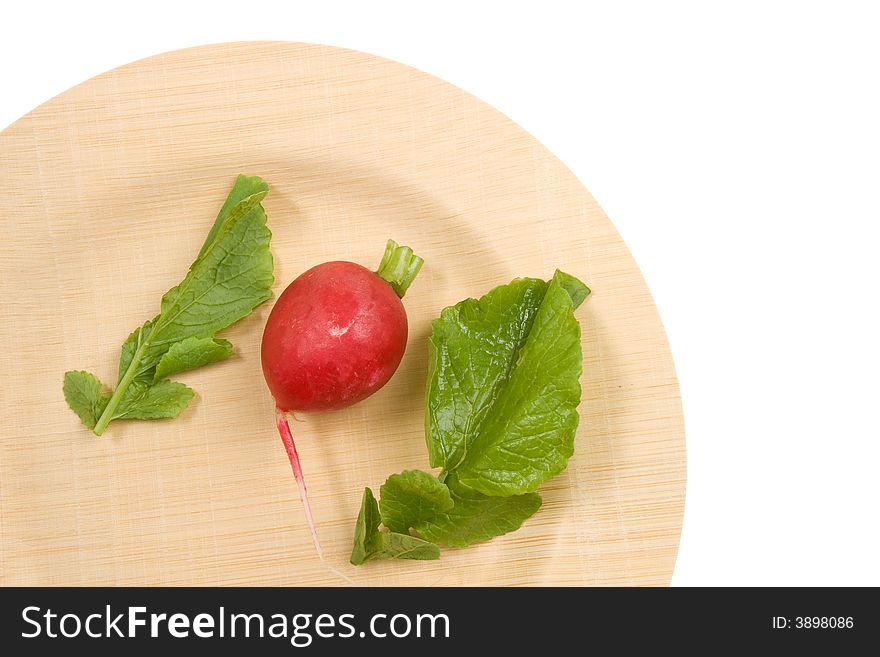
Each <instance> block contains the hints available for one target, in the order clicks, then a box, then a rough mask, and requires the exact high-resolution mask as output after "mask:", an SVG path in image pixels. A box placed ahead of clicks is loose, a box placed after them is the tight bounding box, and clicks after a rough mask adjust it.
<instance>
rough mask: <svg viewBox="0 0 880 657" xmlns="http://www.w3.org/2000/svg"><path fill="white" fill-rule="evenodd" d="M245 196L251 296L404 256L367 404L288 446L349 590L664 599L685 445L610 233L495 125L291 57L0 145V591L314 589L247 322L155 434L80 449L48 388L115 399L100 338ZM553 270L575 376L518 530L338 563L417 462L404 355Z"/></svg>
mask: <svg viewBox="0 0 880 657" xmlns="http://www.w3.org/2000/svg"><path fill="white" fill-rule="evenodd" d="M239 172H247V173H251V174H258V175H260V176H263V177H264V178H265V179H266V180H267V181H268V182H269V183H270V185H271V191H270V194H269V196H268V197H267V198H266V200H265V202H264V205H265V208H266V211H267V213H268V216H269V225H270V227H271V228H272V231H273V233H274V238H273V241H272V250H273V252H274V254H275V258H276V277H277V283H276V286H275V293H276V295H277V294H278V293H279V292H280V291H281V290H282V289H283V287H284V286H285V285H286V284H287V283H288V282H289V281H291V280H292V279H293V278H294V277H296V276H297V275H298V274H299V273H300V272H302V271H303V270H305V269H306V268H308V267H310V266H312V265H314V264H317V263H319V262H322V261H325V260H331V259H347V260H353V261H355V262H359V263H362V264H364V265H367V266H371V267H375V266H376V265H377V264H378V261H379V258H380V257H381V255H382V250H383V248H384V245H385V240H386V239H387V238H389V237H393V238H394V239H396V240H397V241H399V242H401V243H404V244H409V245H412V246H413V247H415V249H416V251H417V252H418V253H419V254H421V255H422V256H423V257H424V258H425V260H426V262H427V264H426V266H425V267H424V269H423V270H422V273H421V274H420V276H419V278H418V279H417V280H416V283H415V284H414V285H413V287H412V288H411V289H410V292H409V293H408V294H407V296H406V299H405V305H406V307H407V309H408V312H409V318H410V323H411V326H410V339H409V347H408V350H407V354H406V356H405V358H404V361H403V363H402V365H401V368H400V370H399V371H398V373H397V375H396V376H395V377H394V378H393V379H392V381H391V382H390V383H389V384H388V385H387V386H386V387H385V388H384V389H383V390H382V391H381V392H379V393H378V394H376V395H374V396H373V397H372V398H370V399H368V400H367V401H365V402H362V403H360V404H357V405H356V406H354V407H352V408H349V409H347V410H345V411H339V412H336V413H333V414H328V415H321V416H308V417H304V418H302V421H301V422H299V423H296V424H295V425H294V431H295V432H296V433H297V434H298V446H299V450H300V455H301V457H302V459H303V463H304V469H305V475H306V481H307V482H308V485H309V489H310V496H311V500H312V504H313V507H314V511H315V514H316V518H317V521H318V531H319V534H320V536H321V539H322V543H323V545H324V549H325V552H326V553H327V555H328V560H329V562H330V563H331V564H332V565H333V566H334V567H335V568H337V569H339V570H340V571H342V572H343V573H344V574H346V575H347V576H348V577H350V578H352V579H353V580H354V581H355V582H356V583H358V584H365V585H435V584H436V585H557V584H560V585H581V584H640V585H659V584H667V583H668V582H669V579H670V576H671V574H672V569H673V565H674V562H675V555H676V550H677V547H678V540H679V534H680V530H681V519H682V509H683V504H684V488H685V447H684V430H683V423H682V415H681V405H680V401H679V395H678V386H677V383H676V379H675V373H674V370H673V364H672V359H671V357H670V353H669V349H668V346H667V343H666V339H665V336H664V333H663V328H662V325H661V323H660V318H659V317H658V315H657V311H656V309H655V308H654V305H653V303H652V300H651V296H650V294H649V292H648V289H647V287H646V285H645V283H644V281H643V280H642V277H641V275H640V273H639V270H638V268H637V267H636V264H635V263H634V262H633V260H632V258H631V256H630V254H629V252H628V251H627V249H626V246H625V245H624V243H623V242H622V241H621V239H620V237H619V236H618V234H617V233H616V231H615V230H614V227H613V226H612V225H611V223H610V221H609V220H608V219H607V217H606V216H605V215H604V213H603V212H602V210H601V209H600V208H599V206H598V205H597V204H596V202H595V201H594V200H593V198H592V197H591V196H590V194H589V192H588V191H587V190H586V189H585V188H584V187H583V186H582V185H581V184H580V183H579V182H578V181H577V180H576V179H575V177H574V176H573V175H572V174H571V172H569V171H568V170H567V169H566V168H565V166H563V165H562V163H560V162H559V161H558V160H557V159H556V158H555V157H553V155H551V154H550V153H549V152H548V151H547V150H546V149H545V148H544V147H543V146H541V145H540V144H539V143H538V142H536V141H535V139H534V138H532V137H531V136H530V135H528V134H527V133H525V132H524V131H523V130H522V129H520V128H519V127H518V126H517V125H515V124H514V123H513V122H511V121H510V120H509V119H507V118H505V117H504V116H502V115H501V114H499V113H498V112H496V111H495V110H493V109H492V108H490V107H488V106H487V105H485V104H484V103H482V102H481V101H479V100H477V99H476V98H474V97H473V96H470V95H468V94H466V93H464V92H463V91H461V90H460V89H458V88H456V87H453V86H452V85H450V84H447V83H445V82H442V81H441V80H438V79H436V78H434V77H431V76H430V75H427V74H425V73H422V72H419V71H416V70H414V69H411V68H408V67H406V66H403V65H401V64H397V63H394V62H390V61H387V60H384V59H380V58H378V57H373V56H370V55H366V54H363V53H358V52H352V51H347V50H339V49H335V48H328V47H322V46H312V45H302V44H293V43H235V44H224V45H215V46H207V47H201V48H194V49H190V50H182V51H178V52H172V53H169V54H166V55H160V56H157V57H152V58H150V59H146V60H143V61H139V62H136V63H134V64H130V65H128V66H124V67H122V68H119V69H117V70H114V71H110V72H109V73H105V74H103V75H101V76H98V77H97V78H94V79H92V80H89V81H88V82H85V83H83V84H81V85H80V86H78V87H75V88H73V89H71V90H69V91H67V92H65V93H63V94H61V95H60V96H58V97H57V98H54V99H53V100H51V101H49V102H48V103H46V104H45V105H42V106H41V107H39V108H37V109H36V110H34V111H33V112H31V113H30V114H28V115H27V116H25V117H23V118H22V119H20V120H19V121H17V122H16V123H15V124H13V125H12V126H10V127H9V128H7V129H6V130H5V131H4V132H3V133H2V134H0V179H2V181H3V186H2V192H0V195H2V199H3V201H2V202H3V208H4V212H3V215H4V240H3V241H2V244H0V267H2V276H0V286H2V288H0V289H2V298H3V304H4V305H3V308H4V313H3V314H4V318H3V321H2V323H0V339H2V345H3V349H2V351H0V367H2V371H3V372H4V376H3V378H2V388H3V395H2V398H3V406H2V409H3V410H2V413H3V415H2V425H3V432H2V434H0V584H4V585H16V584H20V585H62V584H64V585H75V584H76V585H103V584H109V585H186V584H191V585H203V584H204V585H245V584H254V585H260V584H268V585H312V584H316V585H317V584H322V585H335V584H344V583H345V582H344V581H343V580H342V579H341V578H340V577H339V576H338V575H335V574H334V573H332V572H331V571H330V570H329V569H328V568H326V567H325V566H324V565H322V564H321V563H320V562H319V561H318V559H317V558H316V556H315V553H314V550H313V548H312V544H311V540H310V538H309V533H308V531H307V529H306V525H305V520H304V517H303V512H302V509H301V507H300V503H299V500H298V497H297V491H296V486H295V484H294V481H293V477H292V476H291V473H290V466H289V464H288V463H287V459H286V457H285V455H284V451H283V448H282V445H281V442H280V441H279V439H278V437H277V435H276V434H275V427H274V423H273V415H272V409H273V404H272V399H271V397H270V395H269V393H268V391H267V389H266V387H265V385H264V383H263V379H262V373H261V370H260V359H259V342H260V335H261V332H262V326H263V323H264V322H265V320H266V317H267V315H268V312H269V309H270V308H271V305H272V302H271V301H270V302H268V303H266V304H264V305H263V306H261V307H260V308H259V309H258V310H257V311H256V312H255V313H254V314H253V315H252V316H250V317H249V318H247V319H245V320H243V321H242V322H240V323H239V324H238V325H236V326H235V327H234V328H232V329H231V330H229V331H227V332H226V333H225V336H226V337H228V338H229V339H230V340H231V341H232V343H233V344H234V345H235V347H236V356H235V357H234V358H233V359H232V360H230V361H227V362H225V363H221V364H218V365H214V366H211V367H207V368H204V369H202V370H198V371H194V372H189V373H186V374H183V375H180V376H179V379H180V380H182V381H184V382H185V383H187V384H189V385H191V386H192V387H193V388H194V389H195V390H196V392H197V393H198V397H197V398H196V399H195V400H194V401H193V403H192V404H191V405H190V407H189V408H188V409H187V410H186V411H185V412H184V413H183V414H182V415H181V417H179V418H178V419H177V420H173V421H160V422H128V423H125V422H115V423H113V424H112V425H111V427H110V429H109V430H108V432H107V433H106V434H105V435H104V437H103V438H96V437H95V436H93V435H92V434H91V433H90V432H89V431H88V430H86V429H85V428H84V427H82V426H81V425H80V423H79V421H78V419H77V418H76V417H75V416H74V414H73V413H72V412H71V411H70V410H68V408H67V406H66V404H65V402H64V398H63V396H62V394H61V379H62V374H63V373H64V371H65V370H68V369H87V370H90V371H92V372H94V373H96V374H97V375H98V376H99V377H100V378H101V379H102V380H104V381H105V382H112V381H113V380H114V378H115V372H116V363H117V359H118V356H119V345H120V344H121V343H122V340H123V339H124V338H125V337H126V336H127V335H128V333H129V332H130V331H131V330H132V329H133V328H135V327H136V326H138V325H139V324H140V323H141V322H143V321H144V320H146V319H148V318H149V317H151V316H152V315H153V314H155V312H156V311H157V309H158V304H159V299H160V297H161V296H162V294H163V293H164V292H165V291H166V290H168V289H169V288H170V287H172V286H173V285H175V284H176V283H177V282H178V281H179V280H180V279H181V278H182V277H183V274H184V273H185V271H186V269H187V267H188V266H189V263H190V262H191V261H192V259H193V258H194V256H195V254H196V253H197V252H198V250H199V247H200V245H201V242H202V240H203V239H204V237H205V235H206V233H207V231H208V228H209V227H210V226H211V223H212V221H213V218H214V216H215V215H216V212H217V210H218V209H219V207H220V205H221V204H222V202H223V200H224V198H225V195H226V192H227V191H228V188H229V187H230V185H231V184H232V181H233V179H234V177H235V175H236V174H237V173H239ZM556 267H559V268H561V269H564V270H566V271H568V272H570V273H572V274H574V275H576V276H579V277H580V278H582V279H583V280H584V281H586V282H588V283H589V285H590V286H591V287H592V288H593V290H594V294H593V295H592V297H590V299H589V300H588V301H587V302H586V303H585V304H584V305H583V306H581V308H580V309H579V310H578V311H577V316H578V319H579V320H580V321H581V324H582V326H583V329H584V331H583V335H584V338H583V347H584V353H585V363H584V366H585V372H584V377H583V384H584V396H583V403H582V405H581V415H582V418H581V427H580V429H579V431H578V435H577V441H576V452H575V456H574V458H572V460H571V461H570V463H569V466H568V469H567V470H566V471H565V472H563V474H561V475H560V476H558V477H556V478H555V479H553V480H551V481H550V482H548V483H547V484H545V485H544V486H543V487H542V488H541V490H540V492H541V494H542V496H543V498H544V506H543V508H542V509H541V510H540V511H539V512H538V513H537V514H536V515H535V516H533V517H532V518H531V519H529V520H528V521H527V522H526V523H525V525H524V526H523V527H522V529H520V530H519V531H517V532H516V533H514V534H510V535H508V536H504V537H500V538H497V539H495V540H493V541H491V542H489V543H486V544H483V545H479V546H474V547H471V548H467V549H461V550H445V551H444V552H443V556H442V559H441V560H440V561H434V562H408V561H402V562H396V561H389V562H372V563H368V564H366V565H364V566H361V567H357V568H355V567H353V566H350V565H348V555H349V552H350V549H351V541H352V533H353V529H354V521H355V517H356V515H357V512H358V505H359V502H360V498H361V492H362V490H363V487H364V486H366V485H369V486H372V487H374V489H377V487H378V486H379V485H380V484H381V483H382V482H383V481H384V480H385V477H386V476H387V475H389V474H391V473H393V472H398V471H400V470H403V469H406V468H426V467H427V452H426V449H425V445H424V438H423V402H424V393H423V391H424V381H425V371H426V337H427V335H428V333H429V321H430V319H431V318H432V317H434V316H436V315H437V314H438V313H439V311H440V309H441V308H443V307H444V306H447V305H450V304H453V303H455V302H456V301H459V300H461V299H463V298H465V297H467V296H479V295H481V294H483V293H485V292H486V291H488V290H489V289H490V288H491V287H493V286H495V285H498V284H501V283H506V282H508V281H509V280H510V279H512V278H514V277H517V276H539V277H549V276H550V275H552V273H553V270H554V268H556Z"/></svg>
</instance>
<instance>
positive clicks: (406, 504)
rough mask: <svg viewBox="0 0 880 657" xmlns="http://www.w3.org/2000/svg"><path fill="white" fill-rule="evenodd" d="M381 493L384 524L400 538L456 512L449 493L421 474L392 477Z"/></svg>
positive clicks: (383, 486)
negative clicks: (426, 522)
mask: <svg viewBox="0 0 880 657" xmlns="http://www.w3.org/2000/svg"><path fill="white" fill-rule="evenodd" d="M379 492H380V496H381V500H382V503H381V505H380V507H379V508H380V514H381V517H382V524H383V525H385V526H386V527H387V528H388V529H390V530H391V531H392V532H398V533H400V534H408V533H409V528H410V527H415V526H416V524H417V523H419V522H421V521H423V520H426V519H427V518H430V517H432V516H434V515H436V514H437V513H439V512H442V511H449V510H450V509H452V497H450V495H449V489H448V488H447V487H446V486H445V485H444V484H442V483H440V481H438V480H437V478H436V477H434V476H432V475H430V474H428V473H427V472H422V471H421V470H405V471H404V472H401V473H400V474H394V475H391V476H390V477H388V480H387V481H386V482H385V483H384V484H382V487H381V488H380V489H379Z"/></svg>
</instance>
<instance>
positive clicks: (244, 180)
mask: <svg viewBox="0 0 880 657" xmlns="http://www.w3.org/2000/svg"><path fill="white" fill-rule="evenodd" d="M268 193H269V185H267V184H266V181H264V180H263V179H262V178H260V177H259V176H245V175H243V174H239V176H238V178H236V179H235V184H234V185H233V186H232V190H231V191H230V192H229V196H227V197H226V202H225V203H223V207H222V208H220V212H218V213H217V219H215V220H214V225H213V226H211V230H210V231H209V232H208V236H207V237H206V238H205V243H204V244H203V245H202V248H201V250H199V256H198V257H202V255H203V254H204V253H205V251H207V250H208V249H209V248H210V246H211V242H213V241H214V239H215V238H216V237H217V232H218V231H219V230H220V227H221V226H222V225H223V223H224V222H225V221H226V220H227V219H228V218H229V215H230V214H231V213H232V210H233V209H234V208H235V207H236V206H238V205H239V204H240V203H241V202H242V201H246V200H247V199H248V198H250V197H254V196H256V195H258V194H262V195H263V196H265V195H266V194H268ZM260 198H262V196H261V197H260Z"/></svg>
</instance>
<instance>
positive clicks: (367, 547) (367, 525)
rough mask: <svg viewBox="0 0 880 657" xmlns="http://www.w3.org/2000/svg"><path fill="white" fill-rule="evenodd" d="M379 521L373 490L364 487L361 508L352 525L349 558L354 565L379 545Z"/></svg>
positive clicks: (362, 561)
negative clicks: (352, 537)
mask: <svg viewBox="0 0 880 657" xmlns="http://www.w3.org/2000/svg"><path fill="white" fill-rule="evenodd" d="M379 521H380V517H379V505H378V504H377V503H376V498H375V497H373V491H372V490H370V489H369V488H364V496H363V498H362V499H361V510H360V513H358V517H357V522H356V523H355V526H354V547H352V549H351V558H350V559H349V561H350V562H351V563H352V564H354V565H355V566H357V565H359V564H362V563H364V562H365V561H366V560H367V559H369V558H370V556H371V555H373V554H374V553H375V552H376V550H377V549H378V548H379V547H380V539H379Z"/></svg>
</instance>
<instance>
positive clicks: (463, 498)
mask: <svg viewBox="0 0 880 657" xmlns="http://www.w3.org/2000/svg"><path fill="white" fill-rule="evenodd" d="M447 483H448V484H449V486H450V491H451V493H452V500H453V502H454V506H453V508H452V509H451V510H450V511H447V512H445V513H438V514H436V515H434V516H433V517H431V518H426V519H424V520H422V521H421V522H419V523H418V524H416V525H415V530H416V531H417V532H418V533H419V535H421V536H422V537H423V538H425V539H427V540H429V541H432V542H434V543H437V544H438V545H443V546H445V547H466V546H468V545H471V544H473V543H480V542H482V541H488V540H489V539H490V538H494V537H495V536H501V535H502V534H507V533H509V532H512V531H516V530H517V529H519V528H520V526H521V525H522V523H523V521H525V519H526V518H528V517H529V516H531V515H532V514H533V513H535V512H536V511H537V510H538V509H539V508H540V507H541V497H540V496H539V495H538V494H537V493H526V494H525V495H513V496H510V497H489V496H488V495H482V494H481V493H477V492H474V491H472V490H469V489H468V488H465V487H464V486H461V485H460V484H458V483H457V482H456V481H455V480H454V478H450V479H449V480H447ZM383 503H384V500H383Z"/></svg>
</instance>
